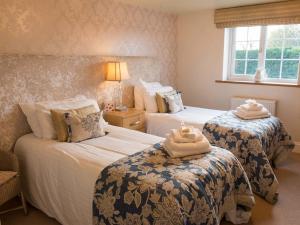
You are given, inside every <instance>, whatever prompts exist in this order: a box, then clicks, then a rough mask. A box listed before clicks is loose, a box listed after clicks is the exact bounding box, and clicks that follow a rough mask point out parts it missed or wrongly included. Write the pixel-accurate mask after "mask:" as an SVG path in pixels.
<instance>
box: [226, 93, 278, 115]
mask: <svg viewBox="0 0 300 225" xmlns="http://www.w3.org/2000/svg"><path fill="white" fill-rule="evenodd" d="M247 99H255V100H256V101H257V102H259V103H260V104H262V105H263V106H264V107H266V108H267V109H268V110H269V111H270V113H271V114H272V115H274V116H275V115H276V100H271V99H260V98H253V97H232V98H231V104H230V107H231V109H236V107H238V106H240V105H241V104H244V103H245V101H246V100H247Z"/></svg>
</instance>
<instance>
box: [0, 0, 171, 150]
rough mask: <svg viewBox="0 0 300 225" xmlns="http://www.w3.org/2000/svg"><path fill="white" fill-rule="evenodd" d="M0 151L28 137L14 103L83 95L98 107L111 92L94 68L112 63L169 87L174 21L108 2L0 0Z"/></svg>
mask: <svg viewBox="0 0 300 225" xmlns="http://www.w3.org/2000/svg"><path fill="white" fill-rule="evenodd" d="M0 37H1V41H0V104H1V108H0V150H11V149H12V148H13V145H14V143H15V141H16V140H17V138H18V137H20V136H21V135H23V134H25V133H28V132H29V131H30V129H29V127H28V125H27V123H26V122H25V121H26V120H25V118H24V116H23V115H22V113H21V111H20V109H19V108H18V103H20V102H32V101H43V100H51V99H61V98H65V97H71V96H74V95H76V94H85V95H88V96H90V97H93V98H97V99H98V100H99V101H103V99H105V98H106V97H107V96H109V95H110V94H111V91H112V90H113V85H112V84H111V83H108V82H103V74H101V66H102V63H103V62H104V61H106V60H111V59H112V58H113V59H115V58H116V56H118V57H117V58H120V59H121V60H125V61H127V62H128V67H129V73H130V75H131V77H132V79H131V80H130V81H128V82H127V84H126V85H125V96H124V100H125V102H126V103H127V105H132V104H133V102H132V88H130V87H131V86H130V85H131V84H132V83H134V81H135V80H137V79H138V78H139V77H141V78H144V79H145V80H149V81H151V80H153V81H154V80H160V81H161V82H162V83H164V84H170V85H174V83H175V76H176V16H174V15H172V14H164V13H160V12H155V11H152V10H146V9H142V8H139V7H134V6H129V5H125V4H120V3H118V2H117V1H114V0H43V1H41V0H1V1H0Z"/></svg>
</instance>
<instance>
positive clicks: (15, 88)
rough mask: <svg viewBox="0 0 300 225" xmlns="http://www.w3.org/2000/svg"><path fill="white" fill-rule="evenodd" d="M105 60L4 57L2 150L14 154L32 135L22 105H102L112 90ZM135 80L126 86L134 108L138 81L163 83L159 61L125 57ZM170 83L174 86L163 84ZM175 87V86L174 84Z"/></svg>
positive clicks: (0, 73)
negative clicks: (77, 101) (79, 101)
mask: <svg viewBox="0 0 300 225" xmlns="http://www.w3.org/2000/svg"><path fill="white" fill-rule="evenodd" d="M106 60H111V58H108V57H101V56H33V55H0V105H1V107H0V150H6V151H9V150H12V149H13V147H14V144H15V142H16V140H17V139H18V138H19V137H20V136H22V135H24V134H26V133H29V132H31V131H30V128H29V126H28V124H27V122H26V118H25V117H24V115H23V113H22V112H21V110H20V108H19V106H18V103H20V102H35V101H45V100H58V99H63V98H68V97H73V96H75V95H78V94H82V95H86V96H88V97H91V98H94V99H97V100H98V102H102V101H103V100H104V99H105V98H106V96H109V95H110V94H111V91H112V88H110V85H108V84H107V83H105V82H104V76H103V74H102V65H103V62H104V61H106ZM121 60H125V61H126V62H127V63H128V70H129V73H130V76H131V80H129V81H128V82H127V83H125V84H124V86H125V91H124V102H125V103H126V105H128V106H133V89H132V88H130V87H132V84H133V83H134V82H135V81H136V80H137V79H138V78H144V79H145V80H149V81H151V80H153V81H154V80H156V81H158V80H161V81H163V79H160V74H161V71H160V69H161V68H160V67H159V66H157V62H156V59H155V58H146V57H123V58H122V59H121ZM163 83H169V84H170V82H163ZM171 84H172V83H171Z"/></svg>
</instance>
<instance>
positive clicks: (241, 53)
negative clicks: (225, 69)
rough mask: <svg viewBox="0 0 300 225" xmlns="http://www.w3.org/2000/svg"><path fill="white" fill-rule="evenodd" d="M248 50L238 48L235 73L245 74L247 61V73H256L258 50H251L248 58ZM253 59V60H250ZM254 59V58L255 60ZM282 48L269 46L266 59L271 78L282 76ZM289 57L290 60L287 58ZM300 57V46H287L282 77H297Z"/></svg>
mask: <svg viewBox="0 0 300 225" xmlns="http://www.w3.org/2000/svg"><path fill="white" fill-rule="evenodd" d="M246 53H247V52H246V50H236V54H235V56H236V59H238V60H236V63H235V73H236V74H244V70H245V66H246V63H247V71H246V74H248V75H254V74H255V71H256V69H257V65H258V61H257V60H255V59H258V50H249V51H248V57H247V59H248V60H246V55H247V54H246ZM249 59H251V60H249ZM253 59H254V60H253ZM274 59H281V48H268V49H267V52H266V59H265V69H266V72H267V74H268V76H269V78H279V77H280V60H274ZM285 59H288V60H285ZM299 59H300V48H285V49H284V51H283V61H282V73H281V77H282V78H285V79H297V76H298V74H297V73H298V65H299Z"/></svg>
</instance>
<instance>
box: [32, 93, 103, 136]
mask: <svg viewBox="0 0 300 225" xmlns="http://www.w3.org/2000/svg"><path fill="white" fill-rule="evenodd" d="M89 105H94V106H95V108H96V111H97V112H99V111H100V108H99V106H98V103H97V101H96V100H93V99H87V98H85V97H80V98H71V99H66V100H62V101H52V102H39V103H36V108H37V119H38V122H39V125H40V127H41V133H42V137H43V138H44V139H56V138H57V136H56V131H55V128H54V124H53V121H52V117H51V113H50V110H51V109H60V110H68V109H76V108H82V107H85V106H89Z"/></svg>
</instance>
